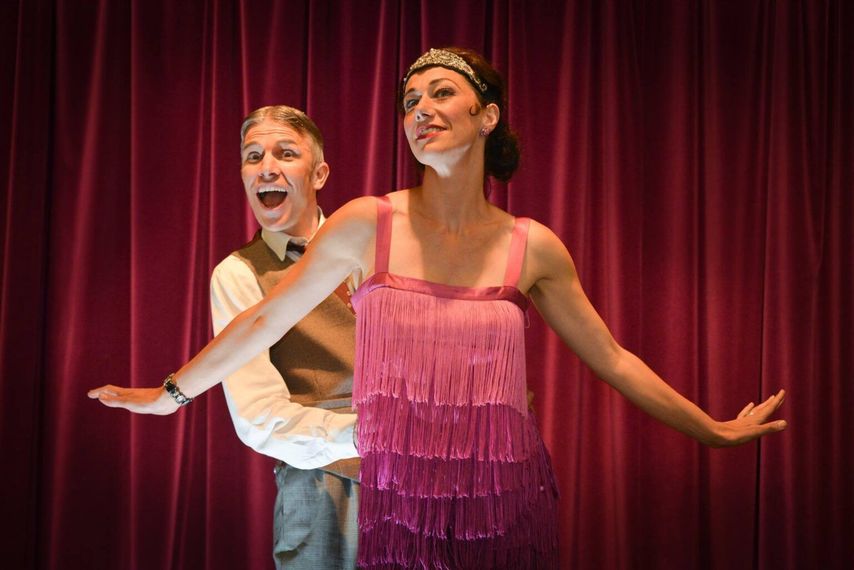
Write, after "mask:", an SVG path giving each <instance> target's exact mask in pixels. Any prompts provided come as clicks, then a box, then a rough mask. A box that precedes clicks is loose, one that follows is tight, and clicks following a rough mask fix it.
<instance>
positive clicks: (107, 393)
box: [87, 384, 180, 416]
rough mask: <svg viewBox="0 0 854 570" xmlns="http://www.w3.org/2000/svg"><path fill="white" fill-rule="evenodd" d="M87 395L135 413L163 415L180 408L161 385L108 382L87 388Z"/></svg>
mask: <svg viewBox="0 0 854 570" xmlns="http://www.w3.org/2000/svg"><path fill="white" fill-rule="evenodd" d="M87 395H88V396H89V397H90V398H92V399H93V400H100V402H101V403H102V404H104V405H105V406H108V407H110V408H124V409H126V410H128V411H129V412H134V413H136V414H156V415H159V416H165V415H169V414H172V413H174V412H176V411H177V410H178V408H180V406H179V405H178V403H177V402H175V400H174V399H173V398H172V397H171V396H170V395H169V394H168V393H167V392H166V390H164V389H163V387H162V386H160V387H157V388H122V387H120V386H113V385H112V384H108V385H106V386H101V387H100V388H95V389H94V390H89V392H88V394H87Z"/></svg>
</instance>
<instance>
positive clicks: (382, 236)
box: [374, 196, 392, 273]
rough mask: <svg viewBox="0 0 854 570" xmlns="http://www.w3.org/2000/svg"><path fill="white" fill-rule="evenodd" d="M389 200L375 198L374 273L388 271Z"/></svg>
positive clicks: (381, 197) (385, 197)
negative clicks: (375, 236)
mask: <svg viewBox="0 0 854 570" xmlns="http://www.w3.org/2000/svg"><path fill="white" fill-rule="evenodd" d="M391 215H392V207H391V200H389V198H388V196H379V197H378V198H377V238H376V242H377V243H376V249H375V250H374V273H385V272H387V271H388V252H389V249H390V247H391Z"/></svg>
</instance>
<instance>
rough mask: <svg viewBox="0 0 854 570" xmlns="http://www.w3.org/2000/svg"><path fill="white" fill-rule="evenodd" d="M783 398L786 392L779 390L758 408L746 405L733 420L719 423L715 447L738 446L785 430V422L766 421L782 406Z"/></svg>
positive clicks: (751, 404) (750, 404)
mask: <svg viewBox="0 0 854 570" xmlns="http://www.w3.org/2000/svg"><path fill="white" fill-rule="evenodd" d="M785 397H786V391H785V390H780V391H779V392H777V393H776V394H774V395H773V396H771V397H770V398H768V399H767V400H765V401H764V402H762V403H761V404H759V405H758V406H754V405H753V402H751V403H749V404H747V405H746V406H745V407H744V409H743V410H741V412H739V414H738V417H736V418H735V419H734V420H730V421H728V422H719V427H720V435H721V439H720V441H717V442H715V443H716V444H717V445H715V447H729V446H733V445H740V444H742V443H746V442H748V441H751V440H753V439H756V438H759V437H762V436H763V435H767V434H769V433H775V432H778V431H783V430H784V429H786V426H787V424H786V420H776V421H770V422H769V421H768V419H769V418H770V417H771V416H773V415H774V412H776V411H777V408H779V407H780V406H781V405H782V404H783V400H784V399H785Z"/></svg>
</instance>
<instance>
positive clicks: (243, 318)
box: [88, 198, 376, 415]
mask: <svg viewBox="0 0 854 570" xmlns="http://www.w3.org/2000/svg"><path fill="white" fill-rule="evenodd" d="M375 233H376V202H375V200H374V199H373V198H358V199H356V200H353V201H352V202H350V203H348V204H346V205H345V206H343V207H342V208H341V209H340V210H338V211H337V212H336V213H335V214H333V215H332V216H330V217H329V219H328V220H327V221H326V223H325V224H324V225H323V227H322V228H321V229H320V231H319V232H318V233H317V236H315V238H314V240H312V242H311V245H310V247H309V248H308V249H307V250H306V253H305V255H304V256H303V258H302V259H301V260H300V261H299V262H298V263H296V264H294V265H293V267H292V269H291V270H290V271H288V272H287V274H286V275H285V277H284V278H283V279H282V280H281V281H280V282H279V284H278V285H277V286H276V287H275V288H274V289H273V290H272V291H271V292H270V294H269V295H268V296H267V297H265V298H264V300H262V301H261V302H260V303H258V304H257V305H255V306H253V307H251V308H249V309H247V310H246V311H244V312H243V313H241V314H240V315H238V316H237V317H236V318H235V319H234V320H232V321H231V323H230V324H229V325H228V326H227V327H226V328H225V329H223V331H222V332H221V333H220V334H219V335H217V336H216V337H215V338H214V339H213V340H212V341H211V342H210V343H209V344H208V345H207V346H206V347H205V348H203V349H202V350H201V352H199V354H197V355H196V356H195V357H193V359H192V360H190V362H188V363H187V364H185V365H184V366H183V367H181V369H180V370H178V372H176V373H175V375H174V377H173V382H174V383H175V384H176V385H177V386H178V388H179V389H180V390H181V392H182V393H183V394H184V395H186V396H188V397H191V398H193V397H195V396H197V395H199V394H201V393H202V392H205V391H206V390H208V389H209V388H211V387H213V386H215V385H216V384H219V383H220V382H221V381H222V379H223V378H225V377H227V376H228V375H229V374H231V373H232V372H234V371H235V370H237V369H239V368H240V367H241V366H243V364H245V363H246V362H248V361H249V360H250V359H251V358H252V357H254V356H255V355H256V354H258V353H259V352H261V351H262V350H265V349H266V348H268V347H270V346H271V345H272V344H273V343H275V342H276V341H277V340H279V339H280V338H281V337H282V336H283V335H284V334H285V333H286V332H287V331H288V330H290V328H291V327H293V326H294V325H295V324H296V323H298V322H299V321H300V320H301V319H302V318H303V317H305V316H306V315H307V314H308V313H309V312H310V311H311V310H312V309H314V307H316V306H317V305H318V304H320V302H321V301H323V299H325V298H326V297H328V296H329V295H330V294H332V292H333V291H334V290H335V288H336V287H338V285H339V284H340V283H341V282H342V281H344V279H345V278H346V277H347V276H348V275H350V274H354V273H361V274H365V273H366V272H367V270H368V269H370V268H371V267H372V265H373V247H372V246H373V243H374V236H375ZM88 395H89V397H90V398H93V399H98V400H100V401H101V403H103V404H104V405H106V406H110V407H113V408H125V409H127V410H129V411H131V412H136V413H144V414H161V415H163V414H171V413H173V412H174V411H175V410H177V409H178V407H179V406H178V404H177V403H176V402H175V400H174V399H173V398H172V397H171V396H170V395H169V394H168V393H167V392H166V391H165V390H164V389H163V387H162V386H158V387H155V388H122V387H118V386H113V385H107V386H101V387H100V388H95V389H94V390H90V391H89V393H88Z"/></svg>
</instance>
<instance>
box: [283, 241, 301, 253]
mask: <svg viewBox="0 0 854 570" xmlns="http://www.w3.org/2000/svg"><path fill="white" fill-rule="evenodd" d="M305 246H306V244H304V243H295V242H294V241H293V240H289V241H288V247H287V248H286V249H287V251H295V252H297V253H298V254H300V255H302V254H304V253H305Z"/></svg>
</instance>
